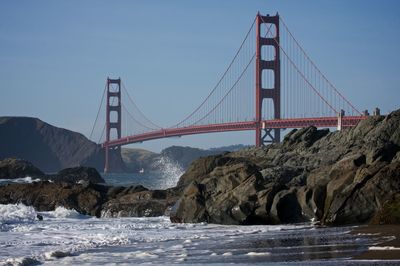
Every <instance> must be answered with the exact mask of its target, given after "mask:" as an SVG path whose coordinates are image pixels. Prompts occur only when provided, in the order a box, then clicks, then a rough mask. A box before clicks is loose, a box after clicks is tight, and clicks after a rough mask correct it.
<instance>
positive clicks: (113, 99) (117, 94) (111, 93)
mask: <svg viewBox="0 0 400 266" xmlns="http://www.w3.org/2000/svg"><path fill="white" fill-rule="evenodd" d="M113 84H114V85H116V86H113ZM121 125H122V120H121V79H120V78H118V79H110V78H107V103H106V142H105V143H104V144H103V147H104V150H105V158H104V173H107V172H109V171H110V158H111V156H110V155H111V154H119V155H120V154H121V146H113V147H109V145H108V143H109V142H110V139H111V134H112V131H116V136H115V137H116V138H118V139H120V138H121ZM112 157H115V156H112Z"/></svg>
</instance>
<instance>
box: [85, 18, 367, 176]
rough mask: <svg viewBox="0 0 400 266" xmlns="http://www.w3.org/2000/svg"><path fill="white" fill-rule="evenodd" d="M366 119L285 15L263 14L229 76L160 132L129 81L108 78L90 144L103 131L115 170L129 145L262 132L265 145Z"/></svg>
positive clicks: (257, 140) (257, 137) (101, 140)
mask: <svg viewBox="0 0 400 266" xmlns="http://www.w3.org/2000/svg"><path fill="white" fill-rule="evenodd" d="M122 99H124V102H123V101H122ZM104 103H105V104H104ZM104 105H105V109H106V110H105V113H106V118H105V122H104V123H102V122H100V116H99V114H100V113H101V110H102V108H103V107H104ZM365 117H366V116H364V115H363V114H362V113H361V112H360V111H358V110H357V109H356V108H355V107H354V106H353V105H352V104H351V103H350V101H349V100H347V99H346V98H345V97H344V96H343V94H341V93H340V92H339V90H338V89H337V88H336V87H335V86H334V85H333V84H332V83H331V82H330V81H329V80H328V79H327V78H326V76H325V75H324V74H322V72H321V71H320V70H319V69H318V67H317V66H316V65H315V63H314V62H313V61H312V60H311V59H310V57H309V56H308V54H307V53H306V52H305V50H304V49H303V48H302V47H301V46H300V44H299V42H298V41H297V40H296V39H295V38H294V36H293V34H292V33H291V32H290V31H289V29H288V27H287V25H286V24H285V22H284V21H283V19H282V18H281V17H280V16H279V15H278V14H277V15H275V16H269V15H267V16H263V15H260V14H257V16H256V17H255V19H254V21H253V23H252V25H251V26H250V29H249V30H248V32H247V33H246V35H245V38H244V40H243V41H242V43H241V44H240V46H239V49H238V50H237V52H236V54H235V55H234V57H233V59H232V61H231V62H230V64H229V65H228V67H227V69H226V70H225V71H224V72H223V75H222V76H221V78H220V79H219V80H218V82H217V83H216V85H215V86H214V87H213V88H212V90H211V92H210V93H209V95H208V96H207V97H206V98H205V99H204V100H203V102H201V104H200V105H199V106H197V108H195V109H194V110H193V111H192V112H191V113H190V114H189V115H187V116H186V117H185V118H184V119H183V120H181V121H180V122H178V123H176V124H175V125H172V126H169V127H161V126H158V125H157V124H155V123H153V122H152V121H151V120H150V119H148V118H147V117H146V116H145V115H144V114H143V113H142V112H141V111H140V109H139V108H138V107H137V105H136V104H135V102H134V101H133V100H132V98H131V97H130V95H129V94H128V90H127V89H126V87H125V85H124V84H123V82H122V81H121V79H109V78H108V79H107V83H106V86H105V89H104V92H103V97H102V101H101V104H100V108H99V111H98V114H97V118H96V121H95V124H94V126H93V129H92V133H91V136H90V138H91V139H93V138H94V133H95V132H96V130H95V129H96V128H100V130H99V132H100V133H99V134H100V135H99V138H98V143H102V146H103V148H104V149H105V154H106V155H105V172H107V171H108V170H109V169H110V164H109V158H110V153H111V152H114V153H120V148H121V146H123V145H127V144H131V143H137V142H143V141H148V140H154V139H160V138H167V137H175V136H184V135H193V134H204V133H213V132H226V131H244V130H254V131H255V145H256V146H261V145H264V144H265V143H271V142H279V141H280V138H281V137H280V133H281V130H283V129H288V128H301V127H307V126H311V125H313V126H316V127H338V129H341V128H343V127H351V126H355V125H356V124H357V123H358V122H359V121H360V120H362V119H365ZM96 141H97V139H96Z"/></svg>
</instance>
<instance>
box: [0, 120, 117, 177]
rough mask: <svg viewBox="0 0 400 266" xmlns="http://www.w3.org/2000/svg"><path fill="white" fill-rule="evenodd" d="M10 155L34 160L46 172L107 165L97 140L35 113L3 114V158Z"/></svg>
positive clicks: (0, 154)
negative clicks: (46, 121) (53, 122)
mask: <svg viewBox="0 0 400 266" xmlns="http://www.w3.org/2000/svg"><path fill="white" fill-rule="evenodd" d="M8 157H17V158H20V159H24V160H27V161H30V162H32V163H33V164H34V165H36V166H37V167H39V168H40V169H42V170H43V171H45V172H57V171H59V170H61V169H63V168H67V167H73V166H78V165H84V166H92V167H95V168H96V169H98V170H99V171H103V167H104V152H103V151H102V149H101V147H100V146H98V145H97V144H96V143H94V142H92V141H90V140H88V139H87V138H86V137H85V136H84V135H82V134H80V133H77V132H73V131H70V130H67V129H63V128H58V127H54V126H52V125H50V124H47V123H45V122H43V121H41V120H40V119H38V118H31V117H0V160H1V159H4V158H8ZM113 159H114V160H116V161H118V159H117V158H113ZM119 161H121V160H119ZM119 168H123V167H122V162H120V167H119Z"/></svg>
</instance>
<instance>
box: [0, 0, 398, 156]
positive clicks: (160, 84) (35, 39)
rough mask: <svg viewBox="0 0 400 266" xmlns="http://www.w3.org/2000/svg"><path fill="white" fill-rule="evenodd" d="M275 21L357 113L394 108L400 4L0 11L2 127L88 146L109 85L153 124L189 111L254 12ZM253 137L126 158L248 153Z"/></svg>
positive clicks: (191, 140) (16, 7)
mask: <svg viewBox="0 0 400 266" xmlns="http://www.w3.org/2000/svg"><path fill="white" fill-rule="evenodd" d="M258 10H260V11H261V13H270V14H275V13H276V12H277V11H278V12H279V13H280V14H281V15H282V16H283V18H284V20H285V21H286V23H287V24H288V26H289V27H290V29H291V31H292V32H293V33H294V34H295V37H296V38H297V39H298V40H299V41H300V43H301V44H302V46H303V47H304V48H305V50H306V51H307V52H308V53H309V54H310V56H311V57H312V58H313V60H314V61H315V62H316V64H317V65H318V66H319V67H320V69H321V70H322V71H323V72H324V73H325V74H326V76H327V77H328V78H329V79H330V80H331V81H332V82H333V83H334V84H335V85H336V86H337V87H338V88H339V89H340V90H341V91H342V92H343V93H344V94H345V95H346V96H347V98H349V99H350V101H351V102H352V103H354V105H355V106H356V107H357V108H358V109H361V110H363V109H372V108H374V107H375V106H378V107H380V108H381V109H382V111H383V112H388V111H390V110H394V109H397V108H399V107H400V106H399V105H400V104H399V103H400V101H399V99H400V86H399V85H400V52H399V48H398V47H400V16H399V15H398V14H400V2H399V1H395V0H393V1H389V0H385V1H348V0H340V1H328V0H326V1H324V0H318V1H312V0H308V1H284V0H280V1H238V0H230V1H228V0H225V1H208V0H207V1H161V0H160V1H94V0H93V1H89V0H88V1H77V0H69V1H50V0H49V1H42V0H39V1H11V0H9V1H0V80H1V85H0V95H1V97H0V115H1V116H5V115H11V116H14V115H18V116H33V117H39V118H40V119H42V120H44V121H46V122H48V123H50V124H53V125H56V126H58V127H64V128H68V129H71V130H75V131H79V132H81V133H83V134H85V135H86V136H88V135H89V133H90V130H91V127H92V123H93V121H94V119H95V116H96V112H97V108H98V104H99V102H100V99H101V93H102V90H103V88H104V82H105V79H106V77H107V76H110V77H121V78H122V79H123V80H124V83H125V84H126V86H127V87H128V88H129V89H130V94H131V95H132V96H133V97H134V98H135V101H136V103H137V104H138V105H139V107H140V108H141V109H142V111H143V112H144V113H145V114H147V116H148V117H149V118H151V119H152V120H154V122H156V123H158V124H161V125H163V126H167V125H171V124H174V123H175V122H177V121H179V120H181V119H182V118H183V117H184V116H185V115H186V114H188V113H189V112H190V111H192V109H193V108H194V107H195V106H197V105H198V103H199V102H200V101H201V99H202V98H203V97H205V96H206V95H207V94H208V93H209V91H210V90H211V88H212V87H213V85H214V84H215V82H216V81H217V80H218V78H219V77H220V75H221V74H222V72H223V71H224V70H225V68H226V66H227V64H228V63H229V61H230V60H231V58H232V56H233V55H234V53H235V51H236V49H237V48H238V46H239V44H240V42H241V40H242V38H243V36H244V34H245V32H246V30H247V29H248V28H249V26H250V24H251V22H252V21H253V19H254V16H255V14H256V13H257V11H258ZM253 142H254V133H253V132H242V133H223V134H212V135H203V136H187V137H182V138H179V139H167V140H157V141H151V142H147V143H143V144H137V145H134V147H141V148H147V149H151V150H155V151H158V150H160V149H162V148H164V147H167V146H170V145H190V146H195V147H202V148H207V147H213V146H222V145H229V144H236V143H244V144H253Z"/></svg>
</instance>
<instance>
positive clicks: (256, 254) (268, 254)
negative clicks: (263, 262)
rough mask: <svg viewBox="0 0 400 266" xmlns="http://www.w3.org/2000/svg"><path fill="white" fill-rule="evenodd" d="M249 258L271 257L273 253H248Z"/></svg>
mask: <svg viewBox="0 0 400 266" xmlns="http://www.w3.org/2000/svg"><path fill="white" fill-rule="evenodd" d="M246 255H247V256H270V255H271V252H248V253H247V254H246Z"/></svg>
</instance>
